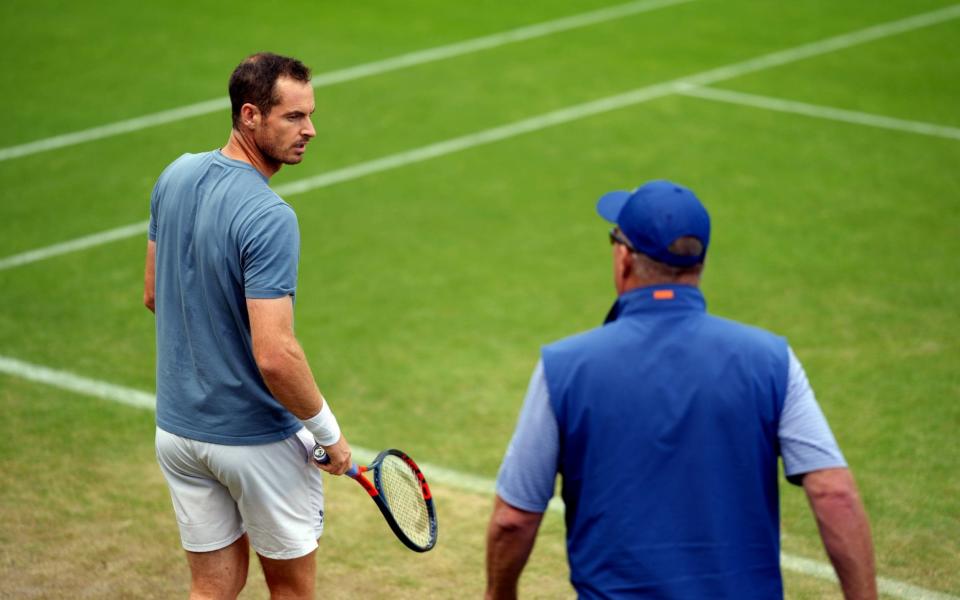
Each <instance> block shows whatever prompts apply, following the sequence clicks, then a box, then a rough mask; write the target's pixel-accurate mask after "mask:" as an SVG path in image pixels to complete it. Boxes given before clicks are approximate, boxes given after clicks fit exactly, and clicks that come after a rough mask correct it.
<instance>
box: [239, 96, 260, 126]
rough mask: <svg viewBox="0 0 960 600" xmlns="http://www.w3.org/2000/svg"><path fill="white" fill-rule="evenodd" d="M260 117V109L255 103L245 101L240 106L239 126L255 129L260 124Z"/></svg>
mask: <svg viewBox="0 0 960 600" xmlns="http://www.w3.org/2000/svg"><path fill="white" fill-rule="evenodd" d="M262 118H263V116H262V115H261V113H260V109H259V108H257V106H256V105H255V104H250V103H249V102H246V103H244V105H243V106H241V107H240V126H241V127H243V128H244V129H249V130H253V129H256V128H257V127H259V126H260V121H261V119H262Z"/></svg>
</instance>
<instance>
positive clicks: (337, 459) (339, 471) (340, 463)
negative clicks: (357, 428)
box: [313, 434, 353, 475]
mask: <svg viewBox="0 0 960 600" xmlns="http://www.w3.org/2000/svg"><path fill="white" fill-rule="evenodd" d="M323 449H324V450H326V451H327V456H328V457H330V462H328V463H323V464H320V463H318V462H317V461H313V464H315V465H317V468H318V469H321V470H323V471H326V472H327V473H330V474H331V475H343V474H344V473H346V472H347V469H349V468H350V467H351V466H352V465H353V457H352V455H351V453H350V444H348V443H347V438H346V437H345V436H344V435H342V434H341V435H340V439H339V440H337V442H336V443H335V444H333V445H332V446H323Z"/></svg>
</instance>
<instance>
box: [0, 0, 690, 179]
mask: <svg viewBox="0 0 960 600" xmlns="http://www.w3.org/2000/svg"><path fill="white" fill-rule="evenodd" d="M692 1H693V0H640V1H638V2H629V3H627V4H620V5H617V6H611V7H609V8H603V9H600V10H595V11H590V12H585V13H580V14H576V15H571V16H569V17H563V18H560V19H555V20H552V21H544V22H542V23H537V24H535V25H528V26H526V27H520V28H518V29H512V30H509V31H503V32H500V33H494V34H491V35H487V36H483V37H478V38H473V39H469V40H464V41H462V42H457V43H454V44H448V45H446V46H437V47H435V48H427V49H425V50H418V51H415V52H410V53H407V54H401V55H399V56H394V57H392V58H387V59H383V60H378V61H375V62H369V63H364V64H361V65H356V66H353V67H347V68H345V69H339V70H337V71H330V72H327V73H321V74H319V75H317V76H315V77H314V78H313V79H312V83H313V87H315V88H320V87H325V86H331V85H336V84H338V83H344V82H346V81H353V80H356V79H362V78H364V77H371V76H373V75H379V74H381V73H388V72H390V71H396V70H399V69H405V68H408V67H413V66H417V65H422V64H426V63H430V62H436V61H439V60H444V59H447V58H453V57H455V56H461V55H464V54H470V53H472V52H479V51H481V50H489V49H491V48H497V47H499V46H504V45H507V44H513V43H516V42H522V41H526V40H532V39H535V38H538V37H544V36H548V35H551V34H554V33H560V32H563V31H569V30H572V29H578V28H581V27H588V26H590V25H597V24H599V23H603V22H606V21H613V20H616V19H621V18H623V17H628V16H631V15H636V14H640V13H644V12H648V11H651V10H656V9H658V8H663V7H667V6H672V5H674V4H683V3H687V2H692ZM227 108H230V99H229V98H215V99H212V100H205V101H203V102H198V103H196V104H190V105H188V106H181V107H179V108H173V109H170V110H165V111H161V112H157V113H152V114H149V115H144V116H142V117H136V118H133V119H127V120H124V121H117V122H115V123H110V124H107V125H101V126H99V127H93V128H90V129H84V130H82V131H76V132H73V133H67V134H64V135H58V136H54V137H49V138H45V139H42V140H36V141H33V142H28V143H25V144H20V145H17V146H10V147H7V148H0V161H4V160H9V159H12V158H19V157H21V156H28V155H30V154H36V153H38V152H44V151H47V150H53V149H56V148H63V147H66V146H73V145H75V144H82V143H84V142H90V141H93V140H99V139H103V138H107V137H112V136H115V135H120V134H123V133H130V132H133V131H140V130H141V129H147V128H148V127H155V126H157V125H163V124H166V123H174V122H176V121H182V120H184V119H188V118H190V117H197V116H200V115H206V114H210V113H213V112H216V111H218V110H224V109H227Z"/></svg>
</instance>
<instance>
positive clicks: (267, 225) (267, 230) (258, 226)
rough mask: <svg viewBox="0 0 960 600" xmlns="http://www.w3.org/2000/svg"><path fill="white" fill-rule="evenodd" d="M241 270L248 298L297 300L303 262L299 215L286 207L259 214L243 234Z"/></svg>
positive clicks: (283, 205)
mask: <svg viewBox="0 0 960 600" xmlns="http://www.w3.org/2000/svg"><path fill="white" fill-rule="evenodd" d="M240 258H241V268H242V270H243V286H244V294H245V295H246V297H247V298H252V299H268V298H281V297H283V296H293V295H294V294H295V293H296V289H297V266H298V263H299V261H300V228H299V226H298V224H297V215H296V214H295V213H294V212H293V209H292V208H290V207H289V206H287V205H286V204H277V205H274V206H271V207H269V208H267V209H266V210H264V211H263V212H261V213H259V214H258V215H257V216H256V218H255V219H252V220H251V223H250V225H249V226H248V227H247V228H246V230H245V231H244V232H243V234H242V241H241V252H240Z"/></svg>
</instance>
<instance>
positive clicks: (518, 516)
mask: <svg viewBox="0 0 960 600" xmlns="http://www.w3.org/2000/svg"><path fill="white" fill-rule="evenodd" d="M597 212H599V213H600V216H602V217H603V218H604V219H606V220H608V221H610V222H612V223H613V224H614V225H615V226H614V228H613V229H612V230H611V231H610V241H611V244H612V245H613V275H614V283H615V285H616V289H617V294H618V295H619V297H618V299H617V301H616V303H615V304H614V305H613V308H612V309H611V310H610V313H609V314H608V315H607V319H606V322H605V323H604V325H603V326H602V327H599V328H596V329H593V330H591V331H588V332H586V333H582V334H580V335H575V336H572V337H569V338H566V339H564V340H561V341H559V342H556V343H554V344H551V345H549V346H546V347H544V348H543V352H542V355H541V359H540V361H539V362H538V364H537V366H536V368H535V370H534V373H533V377H532V379H531V382H530V386H529V389H528V391H527V397H526V400H525V401H524V406H523V409H522V411H521V414H520V418H519V422H518V425H517V429H516V432H515V433H514V436H513V439H512V440H511V442H510V445H509V447H508V449H507V453H506V456H505V457H504V460H503V465H502V466H501V468H500V474H499V476H498V478H497V498H496V504H495V506H494V510H493V516H492V518H491V520H490V525H489V529H488V534H487V597H488V598H511V597H515V596H516V590H517V580H518V578H519V576H520V572H521V571H522V570H523V567H524V565H525V563H526V561H527V557H528V556H529V554H530V551H531V549H532V548H533V544H534V539H535V537H536V534H537V529H538V528H539V526H540V522H541V519H542V517H543V512H544V511H545V510H546V508H547V503H548V501H549V500H550V498H551V497H552V496H553V490H554V480H555V478H556V474H557V473H560V474H561V475H562V479H563V492H562V493H563V500H564V503H565V505H566V527H567V554H568V560H569V563H570V571H571V575H570V579H571V582H572V583H573V586H574V587H575V588H576V590H577V593H578V595H579V596H580V597H581V598H636V597H649V598H698V599H699V598H738V599H741V598H782V597H783V584H782V581H781V576H780V523H779V499H778V490H777V457H778V456H782V457H783V463H784V471H785V473H786V476H787V479H788V480H789V481H790V482H791V483H794V484H797V485H802V486H803V488H804V491H805V492H806V494H807V497H808V498H809V501H810V505H811V508H812V510H813V513H814V516H815V517H816V520H817V524H818V525H819V528H820V537H821V538H822V540H823V544H824V546H825V547H826V550H827V554H829V556H830V560H831V561H832V562H833V566H834V568H835V570H836V572H837V575H838V576H839V579H840V584H841V586H842V589H843V593H844V596H845V597H846V598H876V596H877V592H876V583H875V573H874V561H873V548H872V543H871V539H870V529H869V525H868V522H867V517H866V514H865V512H864V509H863V505H862V504H861V501H860V498H859V496H858V494H857V489H856V486H855V485H854V481H853V478H852V476H851V474H850V472H849V470H848V469H847V467H846V463H845V461H844V458H843V455H842V454H841V452H840V449H839V448H838V447H837V443H836V441H835V440H834V437H833V434H832V433H831V431H830V428H829V426H828V425H827V422H826V420H825V419H824V416H823V413H822V412H821V410H820V408H819V406H818V405H817V402H816V399H815V398H814V395H813V391H812V390H811V389H810V385H809V384H808V382H807V378H806V375H805V374H804V371H803V367H802V366H801V365H800V362H799V361H798V360H797V357H796V356H794V354H793V351H792V350H791V349H790V347H789V346H788V345H787V342H786V340H784V339H783V338H780V337H777V336H775V335H773V334H771V333H768V332H766V331H764V330H761V329H758V328H755V327H750V326H747V325H742V324H739V323H735V322H733V321H729V320H725V319H721V318H718V317H714V316H711V315H709V314H707V312H706V310H705V306H706V305H705V302H704V298H703V295H702V294H701V292H700V290H699V289H698V285H699V282H700V275H701V272H702V271H703V262H704V257H705V256H706V252H707V245H708V244H709V241H710V217H709V215H708V214H707V211H706V209H705V208H704V207H703V205H702V204H701V203H700V201H699V200H698V199H697V197H696V196H695V195H694V193H693V192H691V191H690V190H689V189H687V188H685V187H683V186H680V185H677V184H675V183H671V182H669V181H653V182H650V183H647V184H645V185H643V186H641V187H640V188H638V189H636V190H635V191H633V192H623V191H620V192H611V193H609V194H606V195H604V196H603V197H602V198H600V200H599V202H598V203H597Z"/></svg>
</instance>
